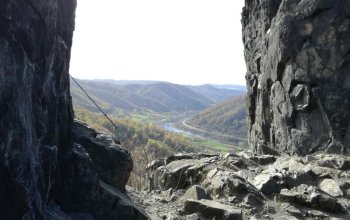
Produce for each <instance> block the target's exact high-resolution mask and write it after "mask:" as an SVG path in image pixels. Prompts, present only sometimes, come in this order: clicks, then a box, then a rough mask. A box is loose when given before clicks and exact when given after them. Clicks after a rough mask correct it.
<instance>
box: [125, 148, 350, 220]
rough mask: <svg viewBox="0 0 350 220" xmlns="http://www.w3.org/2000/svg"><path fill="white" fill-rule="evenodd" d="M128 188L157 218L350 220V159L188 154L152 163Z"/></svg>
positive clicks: (129, 193)
mask: <svg viewBox="0 0 350 220" xmlns="http://www.w3.org/2000/svg"><path fill="white" fill-rule="evenodd" d="M149 172H150V174H151V175H152V178H151V184H150V185H151V187H152V188H153V190H151V191H143V192H141V193H139V192H136V191H135V190H133V189H132V188H127V193H128V195H129V196H130V197H131V199H132V200H133V201H134V202H135V203H137V204H138V205H139V206H141V207H143V208H144V209H145V210H146V212H147V213H148V214H149V216H150V218H152V219H191V220H192V219H251V220H253V219H350V206H349V204H350V158H349V157H347V156H341V155H329V154H318V155H312V156H311V155H310V156H306V157H295V156H281V157H276V156H272V155H264V156H254V155H253V154H251V153H249V152H247V153H238V154H235V153H230V154H227V155H208V154H188V155H176V156H172V157H168V158H164V159H158V160H156V161H153V162H152V163H151V164H150V165H149Z"/></svg>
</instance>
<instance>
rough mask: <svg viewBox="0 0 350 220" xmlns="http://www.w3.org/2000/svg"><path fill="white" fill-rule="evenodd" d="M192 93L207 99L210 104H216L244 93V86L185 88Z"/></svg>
mask: <svg viewBox="0 0 350 220" xmlns="http://www.w3.org/2000/svg"><path fill="white" fill-rule="evenodd" d="M187 87H188V88H190V89H191V90H193V91H194V92H197V93H199V94H201V95H203V96H205V97H207V98H209V99H210V100H211V101H212V102H214V103H217V102H221V101H224V100H226V99H228V98H231V97H233V96H240V95H244V94H245V93H246V87H245V86H235V85H209V84H206V85H201V86H187Z"/></svg>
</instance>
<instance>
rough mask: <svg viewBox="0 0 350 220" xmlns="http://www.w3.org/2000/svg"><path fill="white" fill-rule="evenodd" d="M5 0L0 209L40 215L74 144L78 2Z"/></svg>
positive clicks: (1, 16)
mask: <svg viewBox="0 0 350 220" xmlns="http://www.w3.org/2000/svg"><path fill="white" fill-rule="evenodd" d="M0 5H1V7H0V103H1V107H0V179H1V181H0V191H1V193H3V194H1V195H0V207H1V208H0V212H1V213H0V215H1V216H4V215H2V212H3V213H4V214H6V215H11V216H12V219H18V218H19V217H20V216H23V215H24V213H26V214H25V216H26V218H29V219H35V217H34V216H40V215H43V213H45V209H46V205H45V204H46V202H48V200H49V197H50V195H49V193H48V191H49V189H50V186H51V185H52V183H53V182H54V181H55V180H54V177H55V176H56V175H57V172H58V167H59V164H58V161H57V158H58V155H60V154H64V153H65V151H67V150H69V149H70V148H71V146H72V143H71V123H72V108H71V98H70V93H69V78H68V67H69V58H70V48H71V45H72V34H73V29H74V11H75V6H76V2H75V0H60V1H55V0H45V1H39V0H0ZM13 195H14V196H13ZM8 198H10V199H11V200H12V199H13V201H14V203H13V204H8V201H7V199H8ZM16 201H21V202H16ZM4 205H5V206H4ZM7 206H8V207H7ZM3 207H7V208H8V209H9V210H7V208H5V209H4V208H3ZM11 216H5V218H7V217H8V218H11Z"/></svg>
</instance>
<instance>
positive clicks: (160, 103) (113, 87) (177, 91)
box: [71, 80, 245, 113]
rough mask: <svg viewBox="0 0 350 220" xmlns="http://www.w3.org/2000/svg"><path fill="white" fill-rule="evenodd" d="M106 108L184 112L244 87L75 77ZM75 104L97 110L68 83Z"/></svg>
mask: <svg viewBox="0 0 350 220" xmlns="http://www.w3.org/2000/svg"><path fill="white" fill-rule="evenodd" d="M78 82H79V83H80V84H81V85H82V86H83V87H84V88H85V89H86V91H87V92H88V93H89V94H90V95H91V96H92V97H93V98H94V99H95V100H96V101H97V102H98V103H99V104H101V105H102V106H103V107H104V109H106V111H107V112H109V113H112V112H119V111H124V112H133V111H134V112H135V111H136V112H183V111H200V110H203V109H205V108H206V107H208V106H210V105H212V104H214V103H217V102H219V101H222V100H224V99H227V98H229V97H232V96H235V95H239V94H242V93H244V92H245V90H243V89H239V88H238V89H236V90H235V89H227V88H216V87H214V86H211V85H203V86H184V85H177V84H172V83H167V82H154V81H115V80H78ZM71 94H72V97H73V104H74V106H79V107H81V108H84V109H87V110H89V111H95V112H96V111H97V109H96V108H95V107H94V106H93V105H92V103H91V102H90V101H89V100H88V99H87V97H86V96H85V94H83V92H82V91H81V90H80V88H79V87H78V86H77V85H76V84H75V83H74V82H72V83H71Z"/></svg>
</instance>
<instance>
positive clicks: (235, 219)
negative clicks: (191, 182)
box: [184, 199, 242, 220]
mask: <svg viewBox="0 0 350 220" xmlns="http://www.w3.org/2000/svg"><path fill="white" fill-rule="evenodd" d="M184 211H185V213H187V214H193V213H196V212H198V213H200V214H201V215H203V216H204V217H205V218H209V219H222V220H240V219H242V211H241V210H239V209H236V208H234V207H232V206H228V205H224V204H221V203H219V202H215V201H211V200H191V199H190V200H187V201H186V202H185V203H184Z"/></svg>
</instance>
